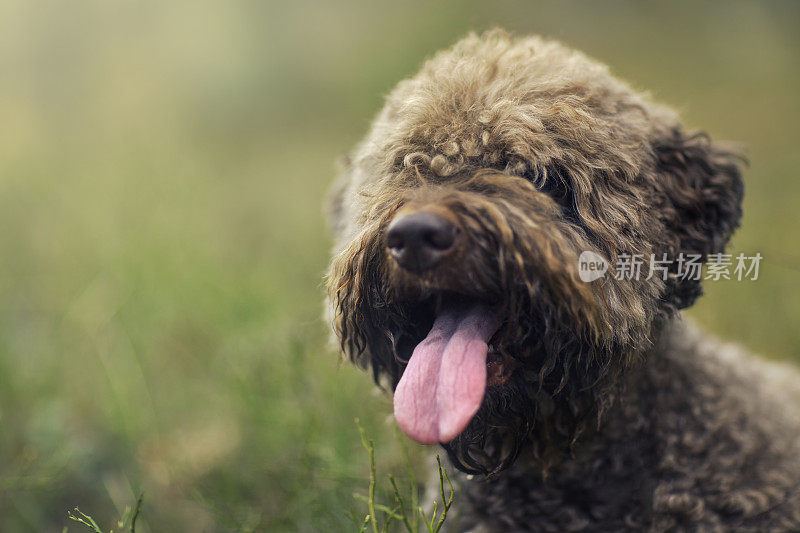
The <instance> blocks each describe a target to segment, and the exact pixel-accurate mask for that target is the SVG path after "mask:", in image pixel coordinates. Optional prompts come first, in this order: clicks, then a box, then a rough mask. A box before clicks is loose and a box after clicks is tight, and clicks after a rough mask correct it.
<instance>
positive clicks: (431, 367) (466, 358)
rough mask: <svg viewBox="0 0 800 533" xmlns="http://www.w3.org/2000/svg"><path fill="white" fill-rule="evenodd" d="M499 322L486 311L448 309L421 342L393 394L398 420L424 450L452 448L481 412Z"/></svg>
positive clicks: (473, 307) (470, 308) (480, 306)
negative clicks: (489, 356)
mask: <svg viewBox="0 0 800 533" xmlns="http://www.w3.org/2000/svg"><path fill="white" fill-rule="evenodd" d="M498 327H500V321H499V320H498V318H497V316H496V315H495V314H494V313H492V311H491V310H490V309H489V308H488V307H486V306H482V305H473V306H471V307H469V308H467V309H456V308H450V309H445V310H443V311H442V312H441V314H439V316H437V317H436V321H435V322H434V323H433V327H432V328H431V331H430V333H428V336H427V337H425V339H424V340H423V341H422V342H420V343H419V344H418V345H417V347H416V348H414V353H413V354H412V355H411V359H410V360H409V362H408V366H407V367H406V370H405V372H404V373H403V376H402V377H401V378H400V383H398V384H397V389H396V390H395V392H394V417H395V419H396V420H397V424H398V425H399V426H400V429H402V430H403V431H404V432H405V433H406V434H407V435H408V436H409V437H411V438H412V439H414V440H416V441H418V442H421V443H423V444H436V443H437V442H449V441H451V440H453V439H454V438H455V437H456V436H457V435H458V434H459V433H461V432H462V431H463V430H464V428H465V427H467V424H469V421H470V420H472V417H473V416H474V415H475V413H476V412H477V411H478V408H479V407H480V405H481V402H482V401H483V393H484V391H485V390H486V354H487V353H488V352H489V347H488V345H487V343H488V342H489V339H490V338H491V336H492V335H494V333H495V331H497V328H498Z"/></svg>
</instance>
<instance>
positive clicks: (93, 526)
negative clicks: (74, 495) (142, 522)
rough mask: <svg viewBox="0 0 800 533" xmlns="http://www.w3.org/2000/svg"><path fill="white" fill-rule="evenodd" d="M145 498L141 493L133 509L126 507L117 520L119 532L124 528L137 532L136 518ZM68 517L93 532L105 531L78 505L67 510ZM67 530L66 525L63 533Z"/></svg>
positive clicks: (130, 532) (110, 531) (109, 532)
mask: <svg viewBox="0 0 800 533" xmlns="http://www.w3.org/2000/svg"><path fill="white" fill-rule="evenodd" d="M143 498H144V495H143V494H140V495H139V497H138V498H137V499H136V505H135V506H134V508H133V511H131V508H130V507H126V508H125V513H124V514H123V515H122V518H120V519H119V520H117V532H118V533H121V532H122V530H123V529H127V531H128V532H129V533H136V520H137V519H138V518H139V513H140V512H141V510H142V501H143ZM67 518H69V519H70V520H73V521H75V522H78V523H79V524H83V525H84V526H85V527H86V528H87V529H89V530H90V531H91V532H92V533H103V530H102V529H101V528H100V526H99V525H97V522H95V520H94V518H92V517H91V516H89V515H88V514H86V513H84V512H82V511H81V510H80V509H78V508H77V507H76V508H75V509H73V510H71V511H67ZM67 530H68V528H67V527H64V531H63V532H62V533H67ZM108 533H114V530H113V529H109V530H108Z"/></svg>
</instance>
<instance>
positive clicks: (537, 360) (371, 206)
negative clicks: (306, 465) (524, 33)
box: [328, 31, 800, 531]
mask: <svg viewBox="0 0 800 533" xmlns="http://www.w3.org/2000/svg"><path fill="white" fill-rule="evenodd" d="M741 163H742V160H741V158H740V157H739V156H738V155H737V153H736V152H735V151H733V150H731V149H730V148H727V147H725V146H723V145H720V144H718V143H714V142H712V141H711V140H710V139H709V138H708V136H706V135H705V134H703V133H696V132H687V131H686V130H685V129H684V128H683V127H682V126H681V125H680V123H679V121H678V119H677V117H676V116H675V115H674V113H672V112H671V111H670V110H669V109H667V108H665V107H662V106H659V105H656V104H654V103H653V102H651V101H650V100H649V99H647V98H646V97H643V96H641V95H638V94H636V93H635V92H633V91H632V90H631V89H630V88H629V87H628V86H627V85H625V84H624V83H622V82H620V81H618V80H616V79H615V78H613V77H612V76H611V75H610V74H609V72H608V70H607V68H606V67H605V66H603V65H601V64H599V63H596V62H594V61H592V60H590V59H588V58H587V57H585V56H584V55H582V54H580V53H578V52H575V51H573V50H570V49H568V48H566V47H564V46H562V45H560V44H558V43H555V42H551V41H545V40H542V39H539V38H535V37H533V38H525V39H514V38H511V37H510V36H508V35H507V34H505V33H503V32H499V31H495V32H490V33H488V34H485V35H483V36H476V35H470V36H468V37H467V38H465V39H464V40H462V41H460V42H459V43H457V44H456V45H455V46H454V47H453V48H451V49H449V50H446V51H443V52H441V53H439V54H437V55H436V56H435V57H433V58H432V59H431V60H429V61H428V62H426V63H425V65H424V66H423V68H422V70H421V72H419V73H418V74H417V75H416V76H414V77H413V78H411V79H409V80H405V81H403V82H401V83H400V84H399V85H398V86H397V87H396V88H395V89H394V91H392V93H391V94H390V95H389V96H388V97H387V100H386V105H385V107H384V108H383V110H382V111H381V112H380V114H379V115H378V116H377V118H376V119H375V121H374V123H373V125H372V128H371V130H370V133H369V134H368V135H367V138H366V139H365V140H364V141H363V142H362V143H361V144H359V146H358V147H357V148H356V149H355V151H354V152H353V154H352V156H351V157H350V158H349V159H348V161H346V163H345V165H344V166H345V168H344V169H343V172H342V176H341V178H340V179H339V180H338V181H337V183H336V184H335V185H334V189H333V191H332V194H331V201H330V209H329V212H330V219H331V226H332V228H333V230H334V234H335V236H336V246H335V250H334V254H333V260H332V263H331V268H330V272H329V281H328V287H329V294H330V304H331V305H330V311H331V318H332V320H333V323H334V329H335V331H336V334H337V336H338V338H339V341H340V345H341V348H342V350H343V352H344V353H345V354H346V355H347V356H348V357H349V358H350V359H351V360H353V361H354V362H356V363H357V364H360V365H362V366H365V367H369V368H371V370H372V373H373V375H374V377H375V379H376V381H377V382H379V383H381V384H384V386H386V387H389V388H392V389H393V388H394V387H395V386H396V385H397V383H398V381H399V379H400V377H401V375H402V373H403V370H404V368H405V365H406V363H407V355H408V354H409V346H411V347H413V345H414V344H415V343H417V342H419V341H420V339H421V338H423V337H424V335H425V334H426V332H427V329H429V328H430V325H431V320H432V318H431V314H432V313H433V312H434V311H435V309H436V308H437V306H438V305H440V304H441V300H442V298H446V297H452V296H448V295H458V297H459V298H465V299H470V300H480V301H486V302H491V303H492V304H495V305H497V306H498V308H499V309H501V310H502V311H501V312H502V316H503V317H504V321H503V325H502V326H501V328H500V330H499V331H498V332H497V333H496V334H495V336H494V337H493V338H492V341H491V342H492V345H493V347H494V349H495V350H496V351H497V352H498V356H497V357H499V358H500V359H501V361H502V363H503V367H504V368H506V369H508V372H509V373H510V375H509V376H508V379H507V380H506V381H505V382H504V383H503V384H501V385H498V386H490V387H488V388H487V392H486V396H485V398H484V401H483V404H482V406H481V408H480V410H479V411H478V413H477V414H476V415H475V417H474V418H473V420H472V422H471V423H470V424H469V426H468V427H467V428H466V429H465V430H464V432H463V433H461V434H460V435H459V436H458V437H457V438H456V439H455V440H453V441H452V442H449V443H447V444H446V445H444V446H445V449H446V450H447V452H448V454H449V456H450V458H451V460H452V462H453V463H454V465H455V466H457V467H458V468H459V469H460V470H462V471H463V472H465V473H469V474H481V475H482V476H484V479H483V480H481V481H479V480H477V479H476V480H472V481H467V480H464V481H463V483H462V494H463V500H466V501H463V500H462V502H461V506H460V514H459V516H460V522H459V525H458V526H457V527H458V529H470V528H474V529H476V530H481V528H483V529H482V530H491V531H495V530H497V531H509V530H526V531H578V530H591V531H621V530H637V531H640V530H653V531H668V530H702V531H726V530H732V529H739V530H752V531H764V530H776V531H779V530H785V531H790V530H800V491H798V490H797V487H798V483H800V460H798V459H797V457H798V456H797V453H798V451H799V450H798V445H797V440H798V438H797V437H798V435H800V421H799V420H798V418H800V407H799V406H800V394H799V393H798V390H800V386H798V385H793V384H792V382H791V380H789V379H783V380H782V381H781V382H780V385H778V384H777V381H776V380H775V379H774V377H771V376H773V374H774V373H773V372H772V371H770V370H769V368H768V366H767V364H766V363H761V362H756V361H755V360H752V359H751V358H750V357H749V356H747V355H745V354H742V353H738V352H736V354H735V355H731V353H733V352H732V351H731V350H730V349H723V348H721V347H719V346H716V345H715V344H713V343H712V342H711V341H708V340H706V339H705V338H704V337H703V336H702V335H700V334H698V333H696V332H694V331H693V330H691V328H689V329H687V328H686V327H685V326H681V325H680V324H679V323H678V321H679V314H678V311H679V310H680V309H682V308H685V307H687V306H689V305H691V304H692V303H693V302H694V301H695V300H696V298H697V297H698V296H699V295H700V294H701V286H700V282H699V281H693V280H685V279H681V278H680V277H679V276H677V273H676V271H675V268H676V265H677V262H675V261H674V260H675V259H676V258H677V256H678V254H680V253H684V254H690V253H691V254H700V255H701V256H702V257H703V258H705V257H706V256H707V255H709V254H712V253H718V252H721V251H723V249H724V247H725V245H726V243H727V242H728V240H729V238H730V236H731V234H732V232H733V231H734V230H735V229H736V227H737V226H738V224H739V220H740V217H741V199H742V194H743V185H742V179H741V174H740V165H741ZM401 209H428V210H438V212H441V213H444V214H446V215H447V216H448V217H450V218H451V219H452V220H455V221H456V223H457V225H458V227H459V229H460V230H461V233H462V234H464V235H466V241H465V242H466V243H465V244H464V245H463V246H461V247H460V248H459V249H458V250H457V251H456V254H455V256H454V257H452V258H450V259H449V260H448V261H445V262H443V263H442V264H441V265H439V266H437V267H436V268H434V269H433V270H431V271H429V272H425V273H423V274H413V275H412V274H410V273H408V272H406V271H404V270H403V269H401V268H399V267H398V265H397V264H395V263H394V262H393V261H391V260H390V258H389V257H388V256H387V253H386V248H385V245H384V234H385V230H386V227H387V226H388V224H389V223H390V222H391V221H392V219H393V218H394V217H395V215H396V214H397V213H398V211H399V210H401ZM584 250H591V251H594V252H595V253H597V254H600V255H601V256H603V257H605V258H606V259H608V260H609V261H610V262H612V263H613V262H614V261H615V259H616V258H617V256H619V255H620V254H623V253H625V254H643V256H644V257H650V256H651V254H653V255H654V256H655V257H657V258H662V257H664V256H666V257H667V258H669V259H672V260H673V263H672V266H671V267H670V268H671V270H670V273H669V276H668V278H667V280H666V281H665V280H663V279H661V278H660V277H658V276H654V277H652V278H651V279H643V278H641V279H638V280H636V279H633V280H617V279H615V278H614V277H606V278H604V279H603V280H602V282H599V281H598V282H595V283H592V284H588V283H584V282H582V281H580V279H579V278H578V274H577V263H578V260H577V258H578V255H579V254H580V253H581V252H582V251H584ZM786 374H791V375H794V373H793V372H786ZM768 380H772V384H771V385H765V383H766V382H767V381H768ZM776 393H777V394H778V395H781V394H782V395H783V397H782V398H777V399H776V398H775V396H776ZM748 528H749V529H748Z"/></svg>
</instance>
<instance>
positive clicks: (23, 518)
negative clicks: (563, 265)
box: [0, 0, 800, 533]
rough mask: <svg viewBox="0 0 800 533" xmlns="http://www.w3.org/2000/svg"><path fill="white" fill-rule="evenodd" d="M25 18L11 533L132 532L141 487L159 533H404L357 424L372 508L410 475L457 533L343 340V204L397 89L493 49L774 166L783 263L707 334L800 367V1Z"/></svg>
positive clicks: (18, 102) (749, 241)
mask: <svg viewBox="0 0 800 533" xmlns="http://www.w3.org/2000/svg"><path fill="white" fill-rule="evenodd" d="M421 10H424V12H425V16H424V17H420V16H419V13H420V12H421ZM0 12H1V13H2V16H0V35H2V39H0V61H2V62H3V65H4V66H5V67H7V68H5V69H4V71H6V72H9V73H10V74H9V75H8V76H5V77H3V78H2V80H3V81H2V83H0V116H2V117H3V127H2V128H0V531H13V532H18V531H19V532H27V531H60V530H62V529H63V527H65V526H71V527H75V526H80V524H77V523H75V522H74V521H72V520H69V519H68V518H67V514H66V513H67V511H68V510H69V509H74V508H75V506H80V508H81V509H85V510H87V511H90V512H91V516H92V517H93V520H95V521H96V523H97V524H113V523H115V522H116V520H117V518H118V517H120V516H122V515H123V514H124V512H125V508H126V507H127V506H129V505H130V502H132V501H135V500H136V497H137V495H138V494H139V493H140V492H145V493H146V494H147V506H146V508H145V510H144V512H142V513H141V515H140V516H139V519H138V521H137V524H136V529H137V532H139V533H148V532H151V531H193V532H194V531H196V532H217V531H220V532H226V531H300V532H305V531H350V530H352V529H354V525H353V523H352V522H351V520H350V517H352V516H359V517H360V521H359V526H357V527H360V526H361V525H362V524H363V522H362V521H361V520H363V517H364V515H366V514H369V515H370V516H374V517H376V519H377V518H380V520H381V524H383V523H384V522H383V520H384V519H385V518H386V515H385V514H384V512H383V511H382V510H381V509H380V508H377V507H376V508H375V509H374V510H375V512H374V513H373V512H370V511H368V510H367V511H365V507H364V505H365V504H364V503H363V502H362V501H360V500H357V499H354V498H353V493H354V492H356V491H363V490H364V487H365V486H367V485H366V483H367V480H369V479H370V476H371V469H370V465H369V461H367V460H365V457H364V450H363V447H362V443H361V439H360V436H359V432H358V430H357V429H356V428H354V427H353V423H352V420H353V417H354V416H357V417H359V420H360V421H361V424H362V426H363V428H364V430H365V431H366V432H367V434H368V435H370V437H371V438H372V439H373V450H374V463H375V464H376V465H378V468H377V470H378V475H377V477H376V478H375V483H376V485H375V490H374V494H375V499H374V500H373V502H374V503H376V504H379V505H384V506H385V507H386V509H388V510H392V511H393V510H394V509H396V508H397V506H398V505H400V503H399V502H398V501H397V498H396V495H395V491H394V487H393V486H392V483H391V481H390V482H389V483H386V480H387V479H388V477H387V476H388V474H389V473H398V474H395V475H394V476H393V477H394V480H395V482H396V484H397V486H398V488H399V489H402V490H400V493H401V495H402V497H403V502H404V503H403V505H404V506H406V511H407V513H408V519H409V523H410V525H411V526H412V527H419V528H420V529H427V525H426V523H427V524H428V525H432V524H435V523H438V520H439V519H440V518H441V514H439V513H441V511H442V508H441V505H442V502H443V501H444V502H446V501H448V499H447V498H445V497H444V496H442V495H440V498H438V499H439V501H440V503H439V509H438V511H439V513H437V516H436V520H434V519H433V518H434V517H431V516H430V515H428V516H427V517H426V518H424V519H423V517H422V516H421V515H420V516H419V522H415V521H414V520H416V519H414V518H413V516H414V509H418V508H419V502H417V501H415V500H414V498H413V497H412V495H413V491H412V488H413V487H414V486H416V481H412V480H414V479H427V477H428V475H429V474H430V471H432V470H433V469H432V468H430V465H429V464H427V463H425V462H424V461H423V460H422V459H421V458H422V456H423V454H424V453H425V451H424V450H422V449H421V448H420V447H418V446H416V445H414V444H410V443H407V442H405V441H403V440H402V439H401V440H398V439H397V438H396V436H395V432H394V429H393V423H392V422H391V420H390V419H389V418H388V414H389V413H390V412H391V402H390V399H389V398H388V396H387V395H385V394H383V395H382V394H379V393H377V392H376V391H375V390H374V387H373V385H372V384H371V383H370V380H369V378H368V376H367V375H366V374H363V373H362V372H360V371H358V370H357V369H354V368H352V367H350V366H349V365H347V364H342V363H341V362H340V361H339V360H338V358H337V355H336V353H335V351H334V350H333V349H331V348H330V347H329V345H328V332H327V325H326V324H325V323H324V322H323V320H321V318H320V317H321V315H322V303H321V302H322V296H323V290H322V287H321V279H322V275H323V273H324V271H325V268H326V264H327V256H328V248H329V246H330V243H329V241H328V239H327V237H326V235H325V231H324V220H323V217H322V209H321V206H322V202H323V197H324V194H325V190H326V188H327V186H328V183H329V182H330V180H331V179H332V177H333V175H334V173H335V165H334V161H335V160H336V159H337V157H338V156H340V155H341V154H342V153H343V152H345V151H346V150H348V149H349V148H350V146H351V145H352V144H353V143H355V142H356V141H357V139H358V138H359V137H360V136H361V135H363V133H364V131H365V129H366V126H367V124H368V121H369V119H370V117H371V116H372V114H373V113H375V112H376V111H377V109H378V107H379V106H380V101H381V94H382V93H384V92H385V91H387V90H388V89H389V88H390V87H391V86H392V85H393V84H394V83H396V81H397V80H398V79H400V78H401V77H403V76H405V75H407V74H409V73H410V72H412V71H413V70H414V69H415V68H416V67H417V65H418V64H419V62H420V61H421V60H422V59H423V58H424V57H425V55H427V54H430V53H431V52H432V51H433V50H435V49H437V48H439V47H441V46H444V45H446V44H448V43H449V42H451V41H452V40H453V39H455V38H456V37H457V36H458V35H461V34H463V33H464V32H466V31H467V30H468V29H471V28H481V27H487V26H491V25H495V24H500V25H503V26H507V27H510V28H511V29H515V30H517V31H524V32H540V33H545V34H549V35H552V36H555V37H558V38H561V39H562V40H565V41H567V42H570V43H571V44H573V45H575V46H577V47H580V48H582V49H585V50H586V51H587V52H588V53H590V54H591V55H594V56H597V57H599V58H602V59H603V60H606V61H608V62H609V63H610V64H611V65H612V68H613V69H614V70H615V71H616V72H618V73H620V75H621V76H623V77H625V78H627V79H630V80H631V81H632V82H633V83H634V84H635V85H636V86H639V87H648V88H653V89H655V92H656V96H657V97H659V98H661V99H663V100H665V101H668V102H671V103H674V104H676V105H678V106H682V107H683V108H684V109H683V110H684V115H685V116H686V117H687V120H688V121H689V123H690V124H693V125H703V126H704V127H707V128H708V129H709V130H710V132H711V133H712V134H713V135H715V136H718V137H724V138H730V139H735V140H739V141H741V142H742V143H744V144H745V145H746V146H747V147H748V149H749V155H750V159H751V167H750V169H749V170H748V172H747V186H748V193H747V201H746V205H745V210H746V218H745V221H744V225H743V228H742V230H741V232H740V233H739V235H738V236H737V237H736V239H735V241H734V243H733V244H734V246H733V252H734V253H737V252H739V251H742V252H745V253H748V254H750V253H752V252H755V251H760V252H761V253H762V254H763V255H764V258H765V259H764V263H763V264H762V276H761V279H760V280H759V281H758V282H754V283H748V284H746V283H737V282H724V283H718V284H708V286H707V292H708V295H707V297H706V298H704V299H703V300H702V301H701V303H700V304H699V305H698V306H697V307H696V308H695V309H694V310H693V311H692V314H693V316H695V317H696V318H697V319H698V320H699V321H700V322H701V323H703V324H704V325H705V326H706V327H708V328H709V329H711V330H712V331H714V332H718V333H720V334H721V335H722V336H724V337H726V338H730V339H733V340H738V341H741V342H744V343H745V344H747V345H748V346H750V347H752V348H753V349H755V350H758V351H759V352H761V353H764V354H765V355H766V356H768V357H772V358H785V359H789V360H795V361H800V352H799V351H798V346H800V330H798V328H797V327H796V325H797V324H798V322H800V298H798V297H797V296H798V287H799V286H800V250H799V249H798V246H797V244H796V243H798V242H800V214H798V211H797V209H796V206H797V199H798V195H799V194H800V181H798V180H796V179H795V178H796V169H797V168H800V156H799V155H798V152H797V150H796V149H795V144H796V142H797V135H796V131H795V130H796V128H795V125H794V123H793V122H792V121H791V120H790V117H791V116H793V115H796V114H797V113H796V112H797V111H798V100H797V97H796V95H797V94H798V93H800V90H798V89H800V87H799V86H800V67H798V65H800V61H798V55H800V50H799V49H800V46H798V45H797V42H796V39H792V36H793V35H794V33H792V32H793V31H794V28H795V26H796V24H795V22H796V21H797V19H798V15H797V13H798V10H797V8H795V7H792V6H790V5H789V4H786V5H784V4H777V3H774V4H769V5H767V4H763V5H762V4H757V3H752V2H724V3H719V4H714V3H708V4H704V5H703V6H702V7H699V6H694V5H693V4H688V3H686V4H684V3H681V2H676V3H670V4H669V6H666V5H665V6H657V5H653V6H647V7H645V6H641V7H636V8H633V7H630V6H627V4H618V5H617V4H611V5H609V4H604V5H603V6H602V7H600V6H595V4H593V3H585V4H580V5H577V4H564V5H563V6H562V5H560V4H559V5H556V4H553V5H544V4H539V5H536V4H534V3H517V2H513V1H510V0H503V1H500V2H497V3H492V4H491V5H490V4H484V3H480V2H472V1H468V2H465V3H462V4H459V6H458V7H457V8H456V7H454V6H453V5H451V4H448V3H447V2H437V3H435V4H425V5H424V6H423V4H421V3H414V2H412V3H410V4H406V3H404V4H392V5H388V4H387V5H380V6H378V5H377V4H373V3H369V2H365V1H364V2H362V1H354V2H352V3H350V4H338V3H337V4H335V5H334V4H330V3H328V4H325V3H318V4H313V3H294V4H292V5H291V6H288V5H287V6H281V7H278V6H272V5H270V4H268V3H267V4H258V5H256V4H247V3H244V2H227V3H214V4H212V3H204V2H201V3H197V2H188V1H186V0H184V1H181V0H178V1H176V2H170V3H169V4H163V5H162V4H158V5H156V4H153V5H150V4H142V3H138V2H119V3H114V4H113V5H106V4H104V3H102V2H85V3H79V4H75V3H70V4H66V3H59V2H48V1H45V3H44V4H42V3H41V2H25V1H23V0H12V1H11V2H6V3H4V4H3V7H2V8H0ZM619 26H622V27H625V28H626V31H625V32H615V33H614V35H613V36H611V37H610V34H609V33H608V30H607V28H610V27H619ZM343 28H347V30H346V31H345V30H343ZM404 445H405V446H408V452H409V459H408V461H406V460H405V459H404V453H403V446H404ZM406 464H408V466H409V470H407V469H406ZM445 485H446V483H442V486H443V487H444V486H445ZM404 487H405V489H404ZM448 496H449V495H448ZM367 497H368V496H367ZM387 502H388V503H387ZM401 511H402V510H401ZM393 512H395V511H393ZM354 513H355V515H354ZM400 514H403V513H402V512H400V513H398V515H400ZM415 524H417V525H416V526H415ZM366 525H367V527H368V528H369V529H370V530H371V529H372V526H373V523H372V522H370V523H367V524H366ZM376 525H377V524H376ZM391 526H392V527H399V528H400V529H407V528H406V525H405V523H403V522H402V520H400V519H392V524H391ZM357 527H355V529H357Z"/></svg>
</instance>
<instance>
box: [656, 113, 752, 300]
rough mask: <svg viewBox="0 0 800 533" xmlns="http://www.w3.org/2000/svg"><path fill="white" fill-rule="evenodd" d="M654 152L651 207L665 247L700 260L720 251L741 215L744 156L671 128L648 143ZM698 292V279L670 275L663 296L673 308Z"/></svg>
mask: <svg viewBox="0 0 800 533" xmlns="http://www.w3.org/2000/svg"><path fill="white" fill-rule="evenodd" d="M652 146H653V151H654V153H655V157H656V169H655V172H656V175H655V188H656V204H657V205H656V208H657V210H658V211H657V212H658V216H659V218H661V220H662V221H663V223H664V225H665V226H666V229H667V231H668V232H669V234H671V236H672V238H671V239H670V238H667V239H665V240H666V241H667V243H668V244H667V243H665V244H667V246H668V247H669V248H671V249H669V250H665V251H667V252H668V253H670V254H671V255H672V258H673V260H675V259H676V258H677V256H678V254H681V253H683V254H685V255H686V254H697V255H700V256H701V257H702V261H705V260H706V258H707V256H708V255H709V254H715V253H721V252H722V251H723V250H724V249H725V246H726V245H727V243H728V240H729V239H730V237H731V235H732V234H733V232H734V230H735V229H736V228H737V227H738V226H739V221H740V219H741V217H742V196H743V194H744V184H743V182H742V174H741V170H740V166H741V165H742V164H744V163H745V159H744V158H743V157H742V156H741V155H740V154H739V153H738V152H737V151H736V150H734V149H731V148H727V147H725V146H723V145H720V144H717V143H713V142H711V139H710V138H709V137H708V135H706V134H705V133H702V132H695V133H691V134H685V133H684V132H683V131H682V130H681V129H680V128H677V127H675V128H672V129H670V130H669V131H668V132H667V133H666V135H664V136H663V137H661V138H659V139H657V140H656V141H655V142H654V143H653V145H652ZM701 294H702V289H701V287H700V280H690V279H672V278H671V279H670V281H669V282H668V283H667V294H666V295H665V298H666V299H667V301H668V302H670V303H671V304H672V305H674V306H675V308H677V309H682V308H685V307H688V306H690V305H692V304H693V303H694V301H695V300H696V299H697V297H698V296H700V295H701Z"/></svg>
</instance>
